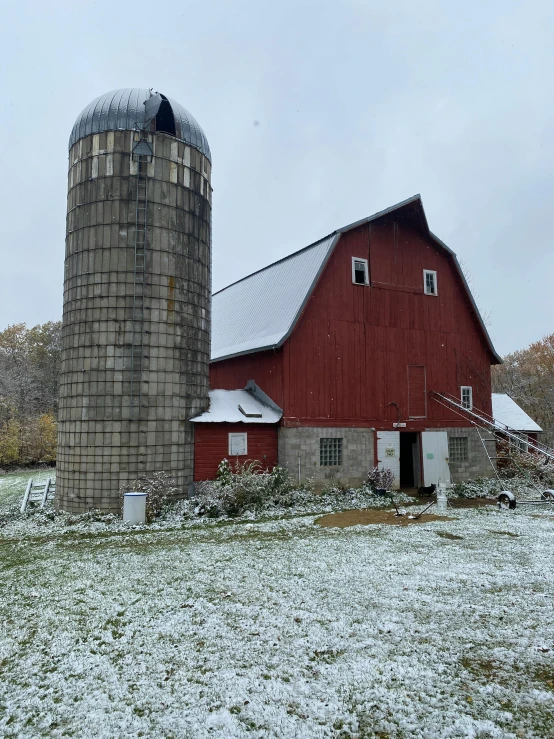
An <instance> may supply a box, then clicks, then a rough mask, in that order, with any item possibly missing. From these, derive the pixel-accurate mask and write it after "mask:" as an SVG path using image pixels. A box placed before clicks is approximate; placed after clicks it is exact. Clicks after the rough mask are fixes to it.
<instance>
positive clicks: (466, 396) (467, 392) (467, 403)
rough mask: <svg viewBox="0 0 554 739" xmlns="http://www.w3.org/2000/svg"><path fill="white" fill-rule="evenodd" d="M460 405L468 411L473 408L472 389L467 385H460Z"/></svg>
mask: <svg viewBox="0 0 554 739" xmlns="http://www.w3.org/2000/svg"><path fill="white" fill-rule="evenodd" d="M461 390H462V405H463V407H464V408H467V409H468V411H470V410H471V409H472V408H473V388H472V387H470V386H469V385H462V388H461Z"/></svg>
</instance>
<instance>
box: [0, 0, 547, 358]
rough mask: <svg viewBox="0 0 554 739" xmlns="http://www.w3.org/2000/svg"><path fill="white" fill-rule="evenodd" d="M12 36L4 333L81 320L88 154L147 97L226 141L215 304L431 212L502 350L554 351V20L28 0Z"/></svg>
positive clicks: (376, 6) (393, 0)
mask: <svg viewBox="0 0 554 739" xmlns="http://www.w3.org/2000/svg"><path fill="white" fill-rule="evenodd" d="M3 25H4V28H3V34H2V44H1V46H0V62H1V65H0V68H1V69H2V116H1V122H0V127H1V130H0V153H1V162H2V173H3V176H2V178H1V180H0V187H1V201H0V202H1V209H2V212H1V218H0V244H1V248H2V262H1V269H0V329H2V328H4V327H5V326H7V325H8V324H10V323H15V322H19V321H25V322H27V324H28V325H34V324H36V323H42V322H44V321H47V320H57V319H59V318H60V317H61V310H62V279H63V258H64V236H65V208H66V172H67V141H68V138H69V134H70V132H71V128H72V125H73V123H74V120H75V118H76V117H77V115H78V114H79V112H80V111H81V110H82V108H84V107H85V106H86V105H87V104H88V103H89V102H90V101H91V100H92V99H93V98H95V97H96V96H98V95H100V94H102V93H104V92H107V91H108V90H112V89H117V88H119V87H135V86H136V87H154V88H155V89H157V90H160V91H161V92H163V93H165V94H167V95H169V96H171V97H173V98H174V99H176V100H178V101H179V102H180V103H182V104H183V105H184V106H185V107H186V108H188V109H189V110H190V111H191V113H192V114H193V115H194V116H195V117H196V118H197V120H198V121H199V123H200V125H201V126H202V127H203V129H204V131H205V132H206V135H207V136H208V140H209V142H210V146H211V150H212V156H213V165H214V166H213V183H212V184H213V186H214V210H213V244H214V265H213V286H214V290H217V289H219V288H221V287H224V286H225V285H227V284H228V283H230V282H232V281H234V280H235V279H238V278H240V277H243V276H244V275H246V274H248V273H250V272H252V271H254V270H256V269H259V268H260V267H263V266H264V265H266V264H268V263H270V262H272V261H274V260H275V259H279V258H280V257H283V256H285V255H286V254H289V253H290V252H292V251H295V250H296V249H299V248H301V247H303V246H305V245H307V244H308V243H310V242H312V241H315V240H316V239H318V238H320V237H322V236H324V235H325V234H327V233H329V232H331V231H334V230H335V229H336V228H339V227H340V226H343V225H345V224H347V223H350V222H352V221H355V220H357V219H359V218H363V217H364V216H367V215H370V214H371V213H374V212H376V211H378V210H381V209H383V208H386V207H387V206H389V205H392V204H393V203H396V202H398V201H400V200H403V199H404V198H406V197H409V196H411V195H413V194H415V193H418V192H419V193H421V195H422V197H423V203H424V206H425V209H426V212H427V217H428V220H429V224H430V227H431V230H432V231H434V232H435V233H436V234H437V235H438V236H439V237H440V238H441V239H443V241H445V242H446V243H447V244H448V245H449V246H450V247H451V248H452V249H453V250H454V251H455V252H457V254H458V257H459V258H460V260H461V261H462V263H463V265H464V267H465V268H466V270H467V271H468V272H469V274H470V277H471V283H472V286H473V290H474V293H475V297H476V299H477V302H478V305H479V306H480V308H481V310H482V313H483V314H484V317H485V318H486V319H487V320H488V322H489V330H490V332H491V335H492V338H493V341H494V342H495V345H496V348H497V350H498V351H499V352H500V353H501V354H505V353H507V352H511V351H514V350H516V349H519V348H523V347H525V346H526V345H527V344H529V343H530V342H532V341H535V340H537V339H539V338H541V336H543V335H544V334H546V333H551V332H553V331H554V289H553V284H554V280H553V277H554V249H553V248H552V246H553V238H554V223H553V219H552V216H551V214H552V212H553V210H554V86H553V76H554V75H553V73H554V3H552V2H551V0H527V1H526V2H523V0H520V1H519V2H514V1H510V0H502V2H496V1H487V0H480V1H479V2H477V1H476V0H470V2H468V3H463V4H460V3H450V2H448V3H447V2H444V0H420V2H418V3H414V2H413V0H410V1H406V2H405V1H404V0H341V1H340V2H339V1H335V2H315V0H295V1H291V0H280V2H278V3H275V2H271V3H267V2H263V1H262V0H257V1H255V0H248V1H246V0H234V1H233V2H232V3H231V2H228V1H225V0H217V1H215V2H210V0H203V2H198V1H197V2H194V3H190V2H187V1H186V0H181V1H180V2H175V0H166V1H165V2H164V3H160V4H155V3H154V4H153V3H151V2H148V3H146V2H143V1H142V0H135V1H134V2H132V3H131V2H114V1H113V0H97V1H96V2H75V1H74V0H71V1H70V0H67V1H65V2H62V1H61V0H50V2H48V3H44V2H37V1H36V0H20V1H19V2H17V3H16V2H11V3H10V4H9V6H8V7H7V8H4V10H3Z"/></svg>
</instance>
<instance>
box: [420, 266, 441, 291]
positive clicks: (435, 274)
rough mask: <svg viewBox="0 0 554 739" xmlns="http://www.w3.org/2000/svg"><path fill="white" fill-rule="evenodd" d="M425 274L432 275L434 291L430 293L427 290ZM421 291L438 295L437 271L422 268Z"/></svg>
mask: <svg viewBox="0 0 554 739" xmlns="http://www.w3.org/2000/svg"><path fill="white" fill-rule="evenodd" d="M427 275H433V284H434V286H435V292H434V293H431V292H429V290H427ZM423 292H424V293H425V295H438V294H439V287H438V282H437V273H436V271H435V270H434V269H424V270H423Z"/></svg>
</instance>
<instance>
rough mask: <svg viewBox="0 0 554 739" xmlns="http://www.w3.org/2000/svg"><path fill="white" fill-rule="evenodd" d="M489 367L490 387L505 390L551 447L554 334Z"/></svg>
mask: <svg viewBox="0 0 554 739" xmlns="http://www.w3.org/2000/svg"><path fill="white" fill-rule="evenodd" d="M502 362H503V363H502V364H499V365H497V366H496V367H493V368H492V370H493V371H492V390H493V392H495V393H507V394H508V395H509V396H510V397H511V398H512V399H513V400H515V402H516V403H517V404H518V405H520V406H521V407H522V408H523V410H524V411H525V412H526V413H528V414H529V415H530V416H531V418H532V419H533V420H534V421H536V422H537V423H538V424H539V426H541V427H542V429H543V431H544V434H541V435H540V437H539V440H540V441H541V442H542V443H543V444H546V445H547V446H550V447H554V334H550V335H549V336H545V337H544V338H543V339H541V340H540V341H536V342H535V343H534V344H531V346H528V347H527V349H521V350H520V351H518V352H514V353H513V354H508V355H507V356H505V357H503V358H502Z"/></svg>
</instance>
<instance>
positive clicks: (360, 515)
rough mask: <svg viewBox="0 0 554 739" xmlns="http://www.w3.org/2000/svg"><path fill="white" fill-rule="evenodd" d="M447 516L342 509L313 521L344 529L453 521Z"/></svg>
mask: <svg viewBox="0 0 554 739" xmlns="http://www.w3.org/2000/svg"><path fill="white" fill-rule="evenodd" d="M454 520H455V519H453V518H451V517H449V516H435V515H433V514H432V513H424V514H423V515H422V516H421V517H420V518H409V517H408V516H395V515H394V511H380V510H375V509H372V508H368V509H365V510H358V511H342V512H341V513H329V514H327V515H326V516H322V517H321V518H318V519H316V520H315V521H314V523H316V524H318V526H325V527H333V528H339V529H344V528H346V527H347V526H360V525H361V526H367V525H369V524H382V523H384V524H388V525H389V526H408V525H409V524H411V523H427V522H428V521H454Z"/></svg>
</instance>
